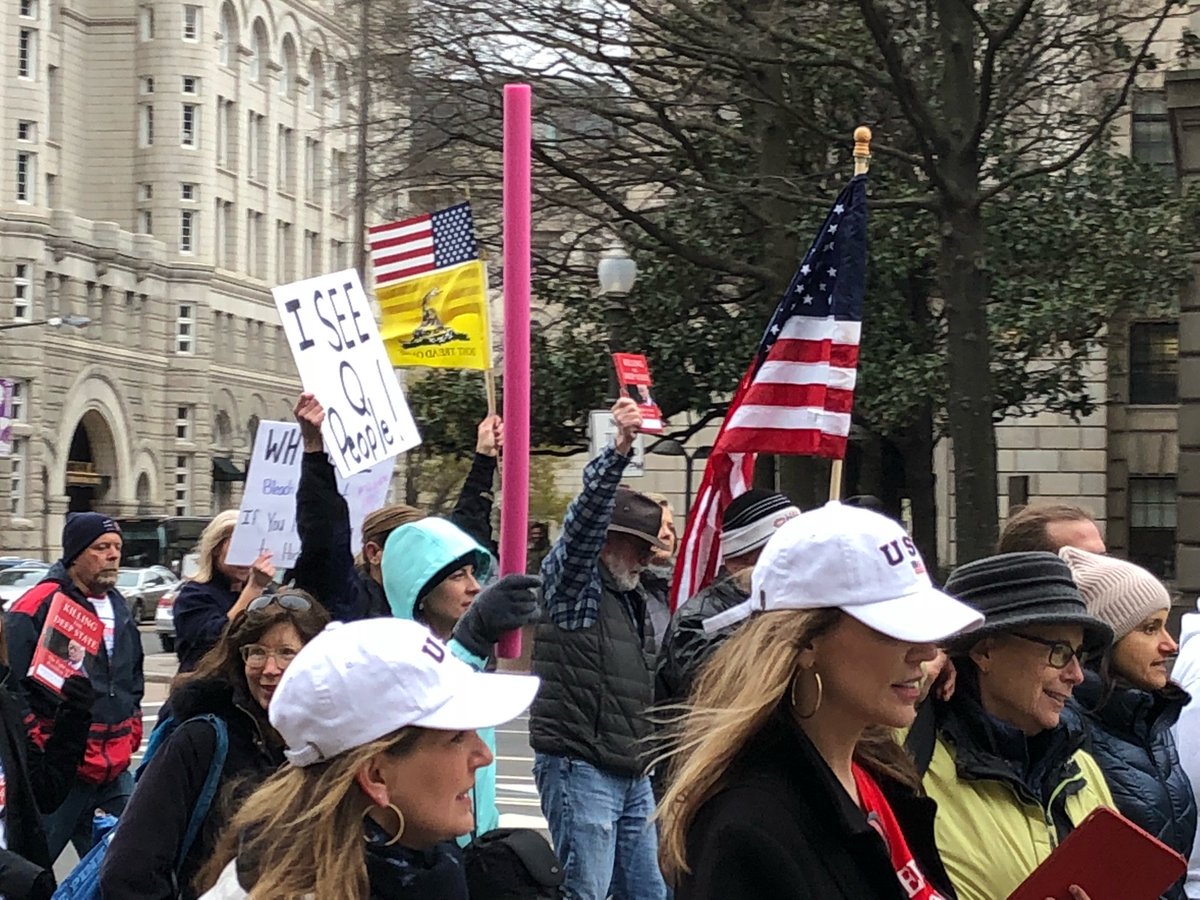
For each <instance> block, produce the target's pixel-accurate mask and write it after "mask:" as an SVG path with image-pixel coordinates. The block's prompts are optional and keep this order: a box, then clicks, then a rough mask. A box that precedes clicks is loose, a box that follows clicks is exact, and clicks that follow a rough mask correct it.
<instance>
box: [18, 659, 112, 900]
mask: <svg viewBox="0 0 1200 900" xmlns="http://www.w3.org/2000/svg"><path fill="white" fill-rule="evenodd" d="M8 677H9V672H8V669H6V668H2V667H0V682H6V681H7V680H8ZM23 719H24V714H23V711H22V707H21V704H20V701H19V700H18V698H17V697H15V696H13V695H12V694H10V693H9V692H8V690H7V689H6V687H5V686H2V685H0V725H2V726H3V728H4V734H3V736H0V763H3V765H4V783H5V792H6V798H5V808H4V827H5V834H6V842H7V844H8V849H7V850H0V895H2V896H4V897H6V898H8V900H25V898H42V897H49V896H50V894H49V893H48V891H49V890H53V888H54V872H53V870H52V868H51V866H52V865H53V864H54V860H52V859H51V858H50V851H49V850H48V849H47V847H46V833H45V831H44V830H43V828H42V819H41V816H40V815H39V811H40V812H41V813H51V812H54V810H56V809H58V807H59V805H60V804H61V803H62V802H63V800H64V799H65V798H66V796H67V794H68V793H70V790H71V787H72V786H73V785H74V784H75V770H76V769H77V768H79V763H80V762H81V761H82V760H83V752H84V748H85V747H86V746H87V738H88V726H89V725H90V724H91V715H90V714H89V713H87V712H83V711H79V710H74V709H71V708H69V707H67V706H60V707H59V709H58V712H57V714H56V715H55V717H54V728H53V730H52V731H51V733H50V737H49V739H48V740H47V741H46V746H45V748H44V749H42V748H39V747H38V745H37V744H35V743H34V742H33V741H32V740H30V738H29V735H28V734H27V733H26V731H25V724H24V721H23Z"/></svg>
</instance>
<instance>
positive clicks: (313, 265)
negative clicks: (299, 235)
mask: <svg viewBox="0 0 1200 900" xmlns="http://www.w3.org/2000/svg"><path fill="white" fill-rule="evenodd" d="M320 274H321V236H320V235H319V234H317V233H316V232H315V231H306V232H304V275H305V277H308V278H311V277H312V276H314V275H320Z"/></svg>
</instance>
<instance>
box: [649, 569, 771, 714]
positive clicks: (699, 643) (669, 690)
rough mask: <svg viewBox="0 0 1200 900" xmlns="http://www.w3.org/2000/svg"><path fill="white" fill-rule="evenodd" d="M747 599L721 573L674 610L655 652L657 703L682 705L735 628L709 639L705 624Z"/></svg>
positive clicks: (746, 594) (724, 572) (732, 580)
mask: <svg viewBox="0 0 1200 900" xmlns="http://www.w3.org/2000/svg"><path fill="white" fill-rule="evenodd" d="M749 596H750V592H749V591H745V590H743V589H742V587H741V585H739V584H738V582H737V579H736V578H735V577H734V576H733V575H730V574H729V572H728V571H727V570H726V569H722V570H721V571H720V572H718V573H717V579H716V580H715V581H714V582H713V583H712V584H710V585H709V586H708V587H706V588H704V590H702V591H700V593H698V594H696V596H694V597H692V598H691V599H690V600H688V601H687V603H685V604H683V606H681V607H679V609H677V610H675V616H674V618H673V619H671V624H670V625H669V626H668V627H667V633H666V636H665V637H664V638H663V642H662V647H661V648H660V649H659V651H658V663H657V667H656V672H655V678H654V701H655V702H656V703H660V704H665V703H682V702H683V701H684V700H686V699H687V696H688V694H689V693H691V690H692V682H693V681H694V680H695V678H696V675H697V674H698V673H699V672H700V666H701V665H702V664H703V663H704V661H705V660H707V659H708V658H709V657H710V656H711V655H712V654H713V651H715V650H716V649H717V648H718V647H719V646H721V644H722V643H723V642H724V641H725V639H726V638H728V637H729V636H730V635H731V634H733V632H734V631H735V630H737V626H735V625H729V626H726V627H725V628H722V629H721V630H720V631H718V632H717V633H716V634H714V635H711V636H709V635H707V634H705V633H704V620H705V619H708V618H710V617H711V616H715V615H716V614H717V613H721V612H725V610H727V609H729V608H730V607H731V606H737V605H738V604H739V603H741V602H742V601H744V600H745V599H746V598H747V597H749Z"/></svg>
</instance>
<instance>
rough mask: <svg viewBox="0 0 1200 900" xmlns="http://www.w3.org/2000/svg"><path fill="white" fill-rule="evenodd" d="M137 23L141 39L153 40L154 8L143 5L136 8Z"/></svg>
mask: <svg viewBox="0 0 1200 900" xmlns="http://www.w3.org/2000/svg"><path fill="white" fill-rule="evenodd" d="M138 23H139V27H138V30H139V32H140V33H141V35H142V40H143V41H152V40H154V10H153V9H152V8H151V7H149V6H143V7H141V8H140V9H139V10H138Z"/></svg>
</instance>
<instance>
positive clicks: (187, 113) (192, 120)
mask: <svg viewBox="0 0 1200 900" xmlns="http://www.w3.org/2000/svg"><path fill="white" fill-rule="evenodd" d="M199 121H200V107H199V106H197V105H196V104H194V103H185V104H183V136H182V143H183V146H185V147H195V146H196V131H197V129H198V128H199V124H198V123H199Z"/></svg>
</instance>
